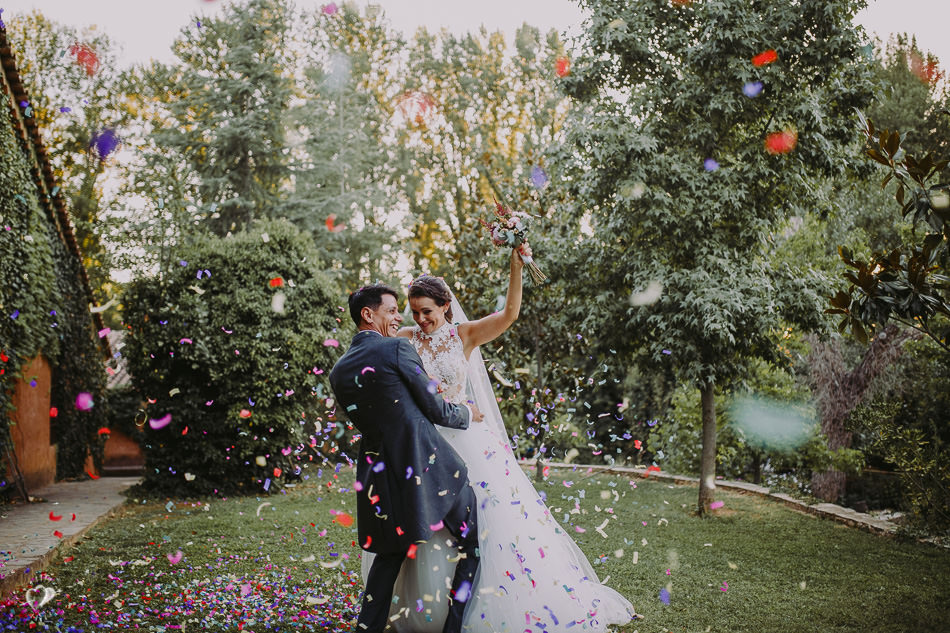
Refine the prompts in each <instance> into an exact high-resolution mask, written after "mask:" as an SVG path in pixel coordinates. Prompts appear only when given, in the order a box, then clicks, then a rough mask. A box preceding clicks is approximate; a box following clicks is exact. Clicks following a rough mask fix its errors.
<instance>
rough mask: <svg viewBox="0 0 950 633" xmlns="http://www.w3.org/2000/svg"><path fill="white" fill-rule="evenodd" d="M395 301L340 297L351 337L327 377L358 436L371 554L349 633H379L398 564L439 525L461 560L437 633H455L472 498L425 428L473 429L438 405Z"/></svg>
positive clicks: (463, 592) (470, 537)
mask: <svg viewBox="0 0 950 633" xmlns="http://www.w3.org/2000/svg"><path fill="white" fill-rule="evenodd" d="M396 298H397V297H396V291H395V290H393V289H392V288H389V287H388V286H384V285H381V284H376V285H372V286H366V287H363V288H360V289H359V290H357V291H356V292H354V293H353V294H351V295H350V298H349V305H350V317H351V318H352V319H353V321H354V323H356V326H357V328H359V332H357V333H356V336H354V337H353V342H352V343H351V345H350V349H349V350H347V352H346V353H345V354H344V355H343V356H342V357H341V358H340V360H339V361H338V362H337V363H336V365H335V366H334V367H333V370H332V371H331V372H330V385H331V386H332V387H333V393H334V394H336V398H337V401H338V402H339V404H340V406H342V407H343V408H344V409H345V410H346V413H347V415H348V416H349V418H350V420H352V422H353V424H354V425H355V426H356V428H357V429H359V431H360V432H361V433H362V434H363V438H362V441H361V442H360V454H359V458H358V461H357V466H356V484H355V486H354V488H355V489H356V491H357V493H356V494H357V496H356V511H357V522H358V523H357V525H358V528H359V539H360V545H361V546H362V547H363V549H365V550H366V551H368V552H373V553H375V554H376V559H375V560H374V561H373V566H372V567H371V568H370V572H369V577H368V578H367V580H366V591H365V593H364V595H363V605H362V607H361V609H360V615H359V619H358V622H357V624H358V626H357V630H358V631H370V632H373V633H375V632H378V631H382V630H383V628H384V627H385V626H386V621H387V616H388V615H389V605H390V602H391V601H392V594H393V585H394V584H395V582H396V578H397V577H398V575H399V568H400V567H401V566H402V563H403V560H405V558H406V556H407V554H409V553H410V552H413V554H412V555H413V556H414V552H415V547H414V546H415V545H416V544H417V543H420V542H423V541H426V540H427V539H429V538H430V537H431V536H432V533H433V532H434V531H436V530H438V529H439V528H440V527H442V526H443V525H444V526H445V528H446V529H448V530H449V532H451V533H452V535H453V536H454V537H455V538H456V540H457V542H458V548H459V552H460V554H462V557H461V559H460V560H459V562H458V565H457V566H456V568H455V577H454V579H453V581H452V591H451V594H450V599H449V600H450V604H449V615H448V617H447V618H446V621H445V625H444V627H443V629H442V630H443V632H444V633H458V631H460V630H461V627H462V615H463V613H464V609H465V605H466V603H467V602H468V598H469V596H470V595H471V592H472V583H473V582H474V578H475V571H476V570H477V569H478V563H479V559H478V552H477V548H478V526H477V517H476V505H477V504H476V501H475V493H474V492H473V490H472V487H471V486H470V485H469V483H468V471H467V469H466V468H465V463H464V462H463V461H462V460H461V458H459V456H458V455H457V454H456V452H455V450H454V449H453V448H452V447H451V446H450V445H449V444H448V442H446V441H445V440H444V439H443V438H442V436H441V435H439V433H438V431H436V429H435V427H434V426H433V425H434V424H439V425H441V426H447V427H451V428H455V429H466V428H468V425H469V421H470V420H475V421H476V422H478V421H481V419H482V414H481V413H480V412H479V411H478V409H477V408H476V407H475V406H474V405H471V406H470V407H467V406H459V405H455V404H450V403H448V402H446V401H445V400H443V399H442V398H441V397H440V396H439V395H438V394H437V393H435V390H434V389H431V388H430V380H429V377H428V376H427V375H426V372H425V370H423V368H422V361H421V360H420V358H419V354H417V353H416V351H415V349H414V348H413V347H412V344H411V343H410V342H409V340H408V339H406V338H402V337H397V336H396V332H397V331H398V329H399V324H400V323H401V322H402V317H401V316H400V314H399V310H398V307H397V305H396Z"/></svg>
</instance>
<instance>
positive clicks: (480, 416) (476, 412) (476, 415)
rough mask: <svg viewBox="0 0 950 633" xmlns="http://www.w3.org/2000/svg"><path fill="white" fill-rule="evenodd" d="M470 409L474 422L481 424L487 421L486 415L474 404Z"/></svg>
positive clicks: (469, 405)
mask: <svg viewBox="0 0 950 633" xmlns="http://www.w3.org/2000/svg"><path fill="white" fill-rule="evenodd" d="M468 408H469V409H471V411H472V422H481V421H482V420H484V419H485V414H484V413H482V412H481V411H479V410H478V407H476V406H475V403H474V402H470V403H469V404H468Z"/></svg>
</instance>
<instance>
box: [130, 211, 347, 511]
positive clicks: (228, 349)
mask: <svg viewBox="0 0 950 633" xmlns="http://www.w3.org/2000/svg"><path fill="white" fill-rule="evenodd" d="M173 261H177V264H173V265H172V266H170V267H169V272H168V273H167V274H166V275H165V277H164V278H157V277H156V278H147V279H139V280H136V281H134V282H133V283H132V284H130V286H129V288H128V291H127V293H126V295H125V297H124V301H123V303H124V304H125V306H126V323H127V327H128V328H129V336H128V338H127V344H126V347H125V352H126V355H127V359H128V363H129V370H130V373H131V375H132V377H133V382H134V384H135V386H136V388H137V389H138V390H139V392H140V393H141V394H142V395H143V396H144V397H145V398H146V400H147V405H146V414H147V417H148V422H147V423H146V424H145V434H146V439H145V444H144V449H145V456H146V473H145V479H144V481H143V488H144V492H147V493H153V494H154V493H159V494H177V495H185V496H198V495H225V494H233V493H236V492H245V493H260V492H262V491H268V490H274V489H275V488H276V487H280V485H281V484H282V483H284V482H286V481H287V479H288V478H295V477H297V476H300V473H301V470H302V467H303V465H304V464H305V463H309V461H310V460H311V459H312V454H310V452H309V447H313V446H315V445H316V438H315V437H314V435H313V434H314V433H315V432H316V433H319V432H320V431H321V430H326V426H327V425H326V424H325V423H324V418H323V416H324V415H326V414H327V410H326V407H327V406H328V405H329V406H332V401H328V400H327V398H328V396H329V395H330V391H329V386H328V384H327V382H326V375H327V373H328V371H329V369H330V368H331V367H332V365H333V363H334V362H335V361H336V358H337V357H338V355H339V353H338V348H337V345H338V343H337V342H336V338H337V337H338V336H340V334H339V333H338V329H339V328H340V327H341V323H342V324H344V325H343V327H344V328H345V331H346V332H350V331H351V330H352V326H348V325H345V324H346V323H347V319H344V318H343V317H344V313H343V312H342V311H341V309H340V307H338V306H341V305H342V304H343V303H344V298H343V293H342V291H341V290H339V289H338V288H337V287H336V286H335V284H334V283H333V282H332V281H330V279H329V278H328V277H327V276H326V275H324V274H323V273H322V272H321V271H320V270H319V269H318V265H319V262H320V257H319V252H318V251H317V250H316V246H315V244H314V242H313V239H312V238H311V236H310V235H308V234H299V233H297V230H296V229H295V228H294V227H293V225H291V224H289V223H287V222H285V221H271V222H260V223H257V224H255V225H254V226H253V227H252V228H251V229H249V230H248V231H246V232H241V233H238V234H236V235H233V236H228V237H225V238H218V237H206V238H202V239H201V240H199V241H197V242H196V243H195V244H193V245H190V246H188V247H186V248H182V249H180V250H179V251H178V252H176V253H175V254H174V259H173Z"/></svg>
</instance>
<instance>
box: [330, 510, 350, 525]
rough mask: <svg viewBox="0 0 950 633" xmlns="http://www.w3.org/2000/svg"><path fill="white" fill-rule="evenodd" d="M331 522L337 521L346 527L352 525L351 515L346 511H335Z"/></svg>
mask: <svg viewBox="0 0 950 633" xmlns="http://www.w3.org/2000/svg"><path fill="white" fill-rule="evenodd" d="M333 522H334V523H339V524H340V525H342V526H343V527H345V528H348V527H350V526H351V525H353V517H352V516H351V515H349V514H347V513H346V512H337V513H336V516H335V517H333Z"/></svg>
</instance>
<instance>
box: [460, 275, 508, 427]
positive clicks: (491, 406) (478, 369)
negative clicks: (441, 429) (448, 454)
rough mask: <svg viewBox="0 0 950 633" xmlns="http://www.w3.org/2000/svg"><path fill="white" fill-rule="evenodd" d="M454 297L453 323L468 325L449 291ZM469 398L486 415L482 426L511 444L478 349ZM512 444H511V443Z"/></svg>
mask: <svg viewBox="0 0 950 633" xmlns="http://www.w3.org/2000/svg"><path fill="white" fill-rule="evenodd" d="M449 293H450V294H451V295H452V302H451V304H450V306H451V310H452V321H454V322H455V323H458V324H462V323H467V322H468V317H467V316H466V315H465V310H463V309H462V304H460V303H459V301H458V299H457V298H456V297H455V293H454V292H452V291H451V289H450V290H449ZM466 373H467V374H468V385H466V390H467V391H468V397H469V398H471V400H472V401H473V402H474V403H475V406H477V407H478V408H479V410H480V411H481V412H482V413H483V414H484V416H485V419H484V420H483V421H482V422H481V423H482V424H489V425H491V426H492V430H493V431H494V432H495V433H496V434H497V435H498V437H499V438H502V439H504V440H505V442H509V440H508V431H507V430H506V429H505V423H504V421H503V419H502V417H501V410H500V409H499V408H498V401H497V400H496V399H495V391H494V390H493V389H492V386H491V380H490V379H489V378H488V369H486V367H485V360H484V359H483V358H482V351H481V350H480V349H479V348H478V347H476V348H475V349H473V350H472V353H471V355H470V356H469V357H468V371H467V372H466ZM509 443H510V442H509Z"/></svg>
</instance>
